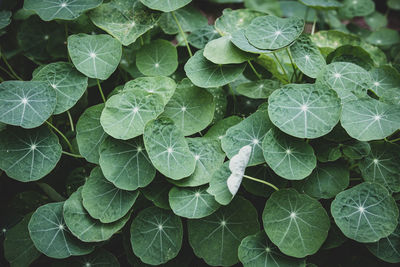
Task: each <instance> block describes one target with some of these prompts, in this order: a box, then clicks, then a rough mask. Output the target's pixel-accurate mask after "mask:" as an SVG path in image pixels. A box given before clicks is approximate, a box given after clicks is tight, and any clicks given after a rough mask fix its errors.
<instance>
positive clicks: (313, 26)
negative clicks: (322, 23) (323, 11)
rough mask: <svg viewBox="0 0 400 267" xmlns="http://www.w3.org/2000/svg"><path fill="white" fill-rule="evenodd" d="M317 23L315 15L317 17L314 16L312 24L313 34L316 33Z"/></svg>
mask: <svg viewBox="0 0 400 267" xmlns="http://www.w3.org/2000/svg"><path fill="white" fill-rule="evenodd" d="M316 24H317V16H315V18H314V22H313V25H312V28H311V35H314V32H315V25H316Z"/></svg>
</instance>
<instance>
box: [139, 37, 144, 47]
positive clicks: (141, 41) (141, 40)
mask: <svg viewBox="0 0 400 267" xmlns="http://www.w3.org/2000/svg"><path fill="white" fill-rule="evenodd" d="M140 45H141V46H143V45H144V41H143V36H140Z"/></svg>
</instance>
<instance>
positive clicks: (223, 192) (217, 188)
mask: <svg viewBox="0 0 400 267" xmlns="http://www.w3.org/2000/svg"><path fill="white" fill-rule="evenodd" d="M230 175H231V170H230V169H229V161H227V162H225V163H224V164H223V165H221V167H219V169H218V170H216V171H215V172H214V174H213V175H212V176H211V180H210V186H209V187H208V189H207V192H208V193H210V194H211V195H213V196H214V198H215V200H216V201H217V202H218V203H219V204H221V205H228V204H229V203H230V202H231V201H232V199H233V195H232V194H231V192H230V191H229V189H228V185H227V180H228V178H229V176H230Z"/></svg>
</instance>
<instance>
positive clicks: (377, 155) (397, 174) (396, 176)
mask: <svg viewBox="0 0 400 267" xmlns="http://www.w3.org/2000/svg"><path fill="white" fill-rule="evenodd" d="M399 151H400V148H399V146H398V145H395V144H390V143H372V144H371V152H370V153H369V154H368V155H367V156H366V157H364V158H363V159H361V161H360V163H359V168H360V171H361V175H362V177H363V178H364V180H365V181H367V182H374V183H378V184H381V185H383V186H384V187H386V189H387V190H389V192H400V164H399V162H400V154H399Z"/></svg>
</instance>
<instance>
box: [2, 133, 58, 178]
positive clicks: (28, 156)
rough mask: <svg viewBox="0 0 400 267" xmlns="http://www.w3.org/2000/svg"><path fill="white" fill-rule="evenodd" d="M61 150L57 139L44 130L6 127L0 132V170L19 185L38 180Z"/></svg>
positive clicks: (50, 169)
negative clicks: (18, 182) (19, 183)
mask: <svg viewBox="0 0 400 267" xmlns="http://www.w3.org/2000/svg"><path fill="white" fill-rule="evenodd" d="M61 150H62V148H61V145H60V143H59V141H58V137H57V136H56V135H55V134H53V133H52V132H51V131H50V130H49V129H48V128H47V127H44V126H43V127H39V128H35V129H32V130H24V129H21V128H16V127H8V128H7V129H6V130H4V131H1V132H0V169H2V170H4V171H5V172H6V174H7V175H8V176H9V177H10V178H13V179H15V180H18V181H20V182H31V181H35V180H39V179H40V178H42V177H44V176H46V175H47V174H48V173H49V172H50V171H52V170H53V169H54V167H55V166H56V165H57V163H58V161H59V160H60V157H61Z"/></svg>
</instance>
